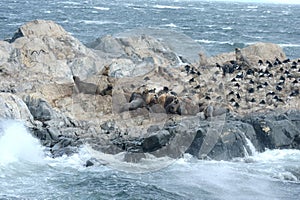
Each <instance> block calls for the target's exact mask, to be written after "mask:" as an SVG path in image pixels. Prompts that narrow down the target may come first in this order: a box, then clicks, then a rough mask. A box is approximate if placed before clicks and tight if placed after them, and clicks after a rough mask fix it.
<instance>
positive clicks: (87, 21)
mask: <svg viewBox="0 0 300 200" xmlns="http://www.w3.org/2000/svg"><path fill="white" fill-rule="evenodd" d="M81 22H82V23H84V24H96V25H103V24H117V22H113V21H107V20H102V21H96V20H82V21H81Z"/></svg>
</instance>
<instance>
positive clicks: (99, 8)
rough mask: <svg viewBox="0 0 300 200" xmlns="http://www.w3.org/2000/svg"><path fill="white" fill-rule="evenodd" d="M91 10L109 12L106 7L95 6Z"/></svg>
mask: <svg viewBox="0 0 300 200" xmlns="http://www.w3.org/2000/svg"><path fill="white" fill-rule="evenodd" d="M93 8H94V9H96V10H104V11H107V10H110V8H107V7H99V6H95V7H93Z"/></svg>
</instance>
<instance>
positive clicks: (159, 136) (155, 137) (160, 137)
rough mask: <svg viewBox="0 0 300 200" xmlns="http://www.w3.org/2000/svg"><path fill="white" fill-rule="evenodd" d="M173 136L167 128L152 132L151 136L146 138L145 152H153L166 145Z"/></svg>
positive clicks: (144, 142) (143, 143)
mask: <svg viewBox="0 0 300 200" xmlns="http://www.w3.org/2000/svg"><path fill="white" fill-rule="evenodd" d="M170 138H171V134H170V133H169V131H167V130H160V131H158V132H154V133H152V134H151V135H150V136H149V137H146V138H144V140H143V142H142V148H143V151H144V152H152V151H155V150H157V149H159V148H161V147H163V146H165V145H166V144H167V143H168V141H169V140H170Z"/></svg>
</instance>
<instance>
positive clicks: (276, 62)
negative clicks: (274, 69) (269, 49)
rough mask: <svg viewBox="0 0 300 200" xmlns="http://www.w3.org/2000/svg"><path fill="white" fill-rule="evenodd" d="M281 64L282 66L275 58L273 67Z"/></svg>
mask: <svg viewBox="0 0 300 200" xmlns="http://www.w3.org/2000/svg"><path fill="white" fill-rule="evenodd" d="M281 64H282V62H281V61H280V60H279V59H278V58H276V59H275V62H274V65H275V66H276V65H281Z"/></svg>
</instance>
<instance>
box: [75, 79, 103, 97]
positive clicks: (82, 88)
mask: <svg viewBox="0 0 300 200" xmlns="http://www.w3.org/2000/svg"><path fill="white" fill-rule="evenodd" d="M73 80H74V83H75V88H76V90H77V92H78V93H84V94H100V91H99V87H98V86H97V85H95V84H93V83H86V82H83V81H81V80H80V78H79V77H78V76H73Z"/></svg>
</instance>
